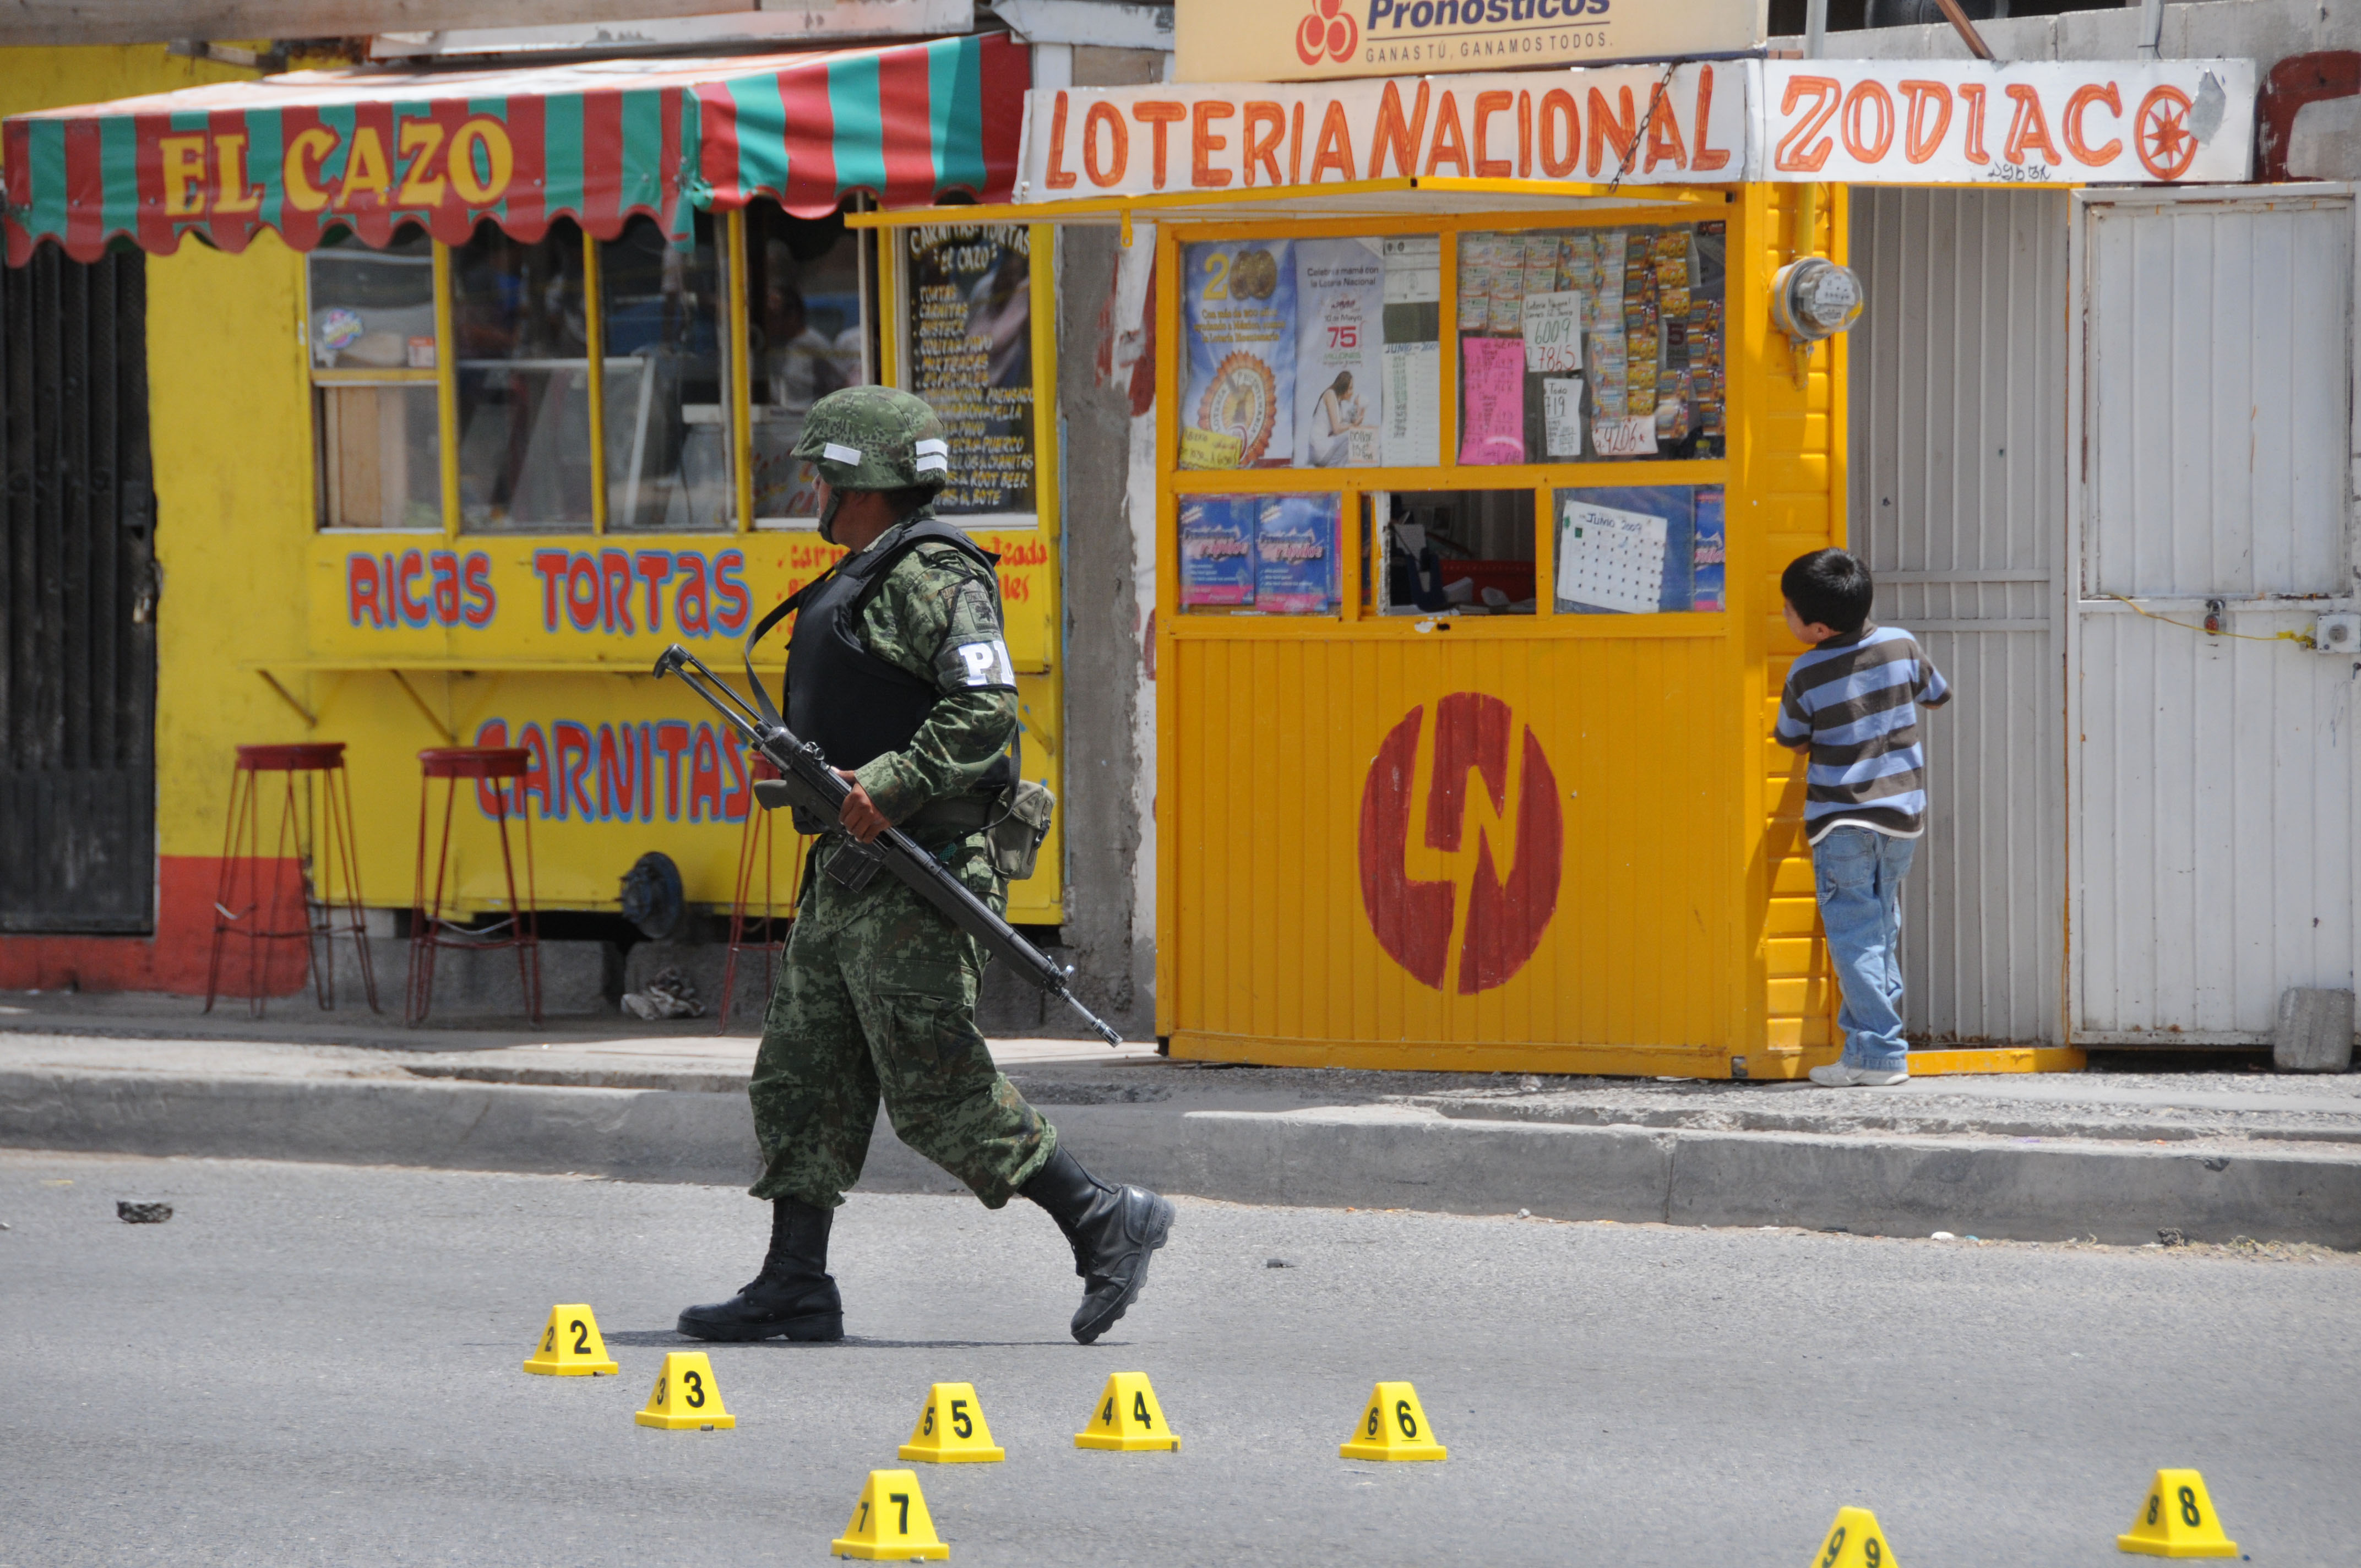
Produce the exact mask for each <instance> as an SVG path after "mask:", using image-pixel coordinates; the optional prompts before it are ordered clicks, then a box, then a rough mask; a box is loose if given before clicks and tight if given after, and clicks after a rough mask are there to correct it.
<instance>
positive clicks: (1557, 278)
mask: <svg viewBox="0 0 2361 1568" xmlns="http://www.w3.org/2000/svg"><path fill="white" fill-rule="evenodd" d="M1728 226H1729V225H1727V224H1725V223H1721V222H1713V223H1702V224H1680V225H1668V226H1663V227H1645V228H1642V227H1625V228H1582V229H1553V230H1544V231H1532V230H1528V231H1524V232H1521V233H1517V234H1463V235H1461V236H1459V239H1458V246H1459V300H1458V308H1457V311H1456V313H1455V320H1456V322H1457V323H1458V327H1459V363H1460V378H1461V388H1460V400H1459V408H1460V422H1461V431H1460V461H1461V462H1462V463H1522V462H1530V461H1532V458H1533V457H1534V456H1535V455H1547V456H1549V457H1552V458H1567V457H1572V458H1587V459H1592V460H1627V461H1628V460H1630V459H1633V458H1682V457H1719V456H1721V455H1724V442H1723V412H1722V403H1723V398H1724V395H1725V392H1724V389H1725V387H1726V384H1727V382H1726V377H1725V371H1724V362H1723V352H1722V310H1723V300H1722V295H1723V279H1724V263H1725V260H1726V255H1725V252H1726V248H1727V241H1728ZM1507 338H1515V339H1519V340H1521V345H1522V365H1521V372H1520V374H1519V375H1518V376H1517V377H1516V378H1505V377H1504V372H1503V366H1504V365H1505V363H1506V362H1507V358H1508V356H1507V355H1506V353H1505V351H1504V350H1502V349H1501V348H1499V346H1497V345H1499V342H1500V340H1502V339H1507ZM1568 371H1579V372H1581V379H1582V384H1583V399H1584V402H1583V407H1582V419H1581V423H1582V425H1583V427H1584V428H1585V431H1586V433H1587V436H1588V439H1587V441H1584V442H1581V443H1571V442H1569V441H1567V439H1566V434H1567V432H1566V431H1565V427H1564V426H1563V424H1562V423H1554V422H1553V421H1554V419H1555V420H1562V418H1563V409H1562V405H1560V404H1554V403H1553V401H1552V400H1553V399H1558V400H1562V399H1563V397H1564V388H1563V387H1562V386H1553V385H1552V384H1551V383H1550V382H1549V381H1546V380H1544V378H1559V377H1564V376H1565V374H1566V373H1567V372H1568ZM1519 433H1521V439H1520V438H1519Z"/></svg>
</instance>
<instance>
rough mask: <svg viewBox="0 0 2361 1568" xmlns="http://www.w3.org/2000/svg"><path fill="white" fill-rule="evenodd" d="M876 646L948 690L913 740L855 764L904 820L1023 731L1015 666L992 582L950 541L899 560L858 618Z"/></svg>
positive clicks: (955, 789) (883, 803)
mask: <svg viewBox="0 0 2361 1568" xmlns="http://www.w3.org/2000/svg"><path fill="white" fill-rule="evenodd" d="M861 633H862V641H864V642H866V643H867V644H868V646H869V650H870V652H873V653H875V654H876V655H877V656H878V657H879V658H881V659H884V660H887V661H889V662H890V663H895V664H898V665H899V666H901V667H902V668H903V669H905V670H907V671H909V672H910V673H911V674H914V675H917V676H918V677H920V678H921V679H924V680H928V681H932V682H933V683H934V685H935V689H936V690H937V691H939V692H940V693H941V694H942V696H941V700H939V701H938V702H937V703H936V704H935V707H934V711H933V712H931V713H929V714H928V715H927V721H926V722H925V723H924V724H921V725H920V726H918V732H917V735H915V736H913V737H911V740H910V744H909V745H908V746H907V747H906V749H904V750H902V751H888V752H886V753H885V755H884V756H882V757H879V758H877V759H875V760H874V761H873V762H868V763H865V764H864V765H862V767H861V768H859V769H857V770H856V775H857V776H858V777H859V778H860V780H861V783H862V787H863V788H864V789H866V790H868V791H869V798H870V799H872V800H873V801H875V802H876V803H877V809H878V810H880V811H882V812H884V814H885V815H886V817H889V818H890V819H892V820H893V821H895V822H899V821H901V820H903V819H904V818H905V817H908V816H909V815H910V814H911V813H912V812H914V811H916V810H917V809H918V807H920V806H924V805H925V804H926V803H927V802H928V801H930V800H939V799H940V798H942V797H943V796H945V795H959V794H961V793H963V792H965V791H967V790H969V789H972V788H973V787H974V785H975V784H976V783H977V781H978V780H980V779H982V778H983V774H984V772H985V770H987V769H989V768H990V767H991V766H992V763H993V760H994V758H996V757H998V756H999V755H1000V754H1001V753H1002V752H1003V751H1006V750H1007V749H1008V742H1009V740H1010V739H1011V738H1012V737H1013V736H1014V735H1015V734H1016V670H1015V668H1014V666H1012V665H1011V664H1010V663H1009V659H1008V644H1007V642H1006V641H1005V640H1004V638H1003V637H1002V635H1001V629H1000V606H999V599H998V596H997V595H996V594H995V593H994V588H993V585H992V584H991V583H989V582H987V581H985V580H984V579H983V576H981V574H979V573H978V572H977V571H976V569H975V568H974V566H973V565H971V564H970V563H969V562H968V561H967V559H966V558H965V557H964V556H961V554H959V553H958V552H957V551H955V550H952V549H950V547H949V546H921V547H920V548H919V549H917V550H914V551H912V552H911V553H910V554H908V555H906V556H904V557H903V558H902V559H901V560H900V561H899V562H897V563H895V566H894V569H893V570H892V571H891V572H889V573H887V574H886V576H885V584H884V587H883V588H882V589H881V590H880V591H879V593H878V595H877V597H876V598H873V599H872V600H871V601H870V604H869V608H868V610H867V612H866V613H865V614H864V615H863V616H862V622H861Z"/></svg>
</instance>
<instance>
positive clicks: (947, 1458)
mask: <svg viewBox="0 0 2361 1568" xmlns="http://www.w3.org/2000/svg"><path fill="white" fill-rule="evenodd" d="M901 1457H902V1458H904V1459H919V1460H924V1461H925V1462H926V1463H928V1464H981V1463H983V1461H985V1460H988V1459H1005V1458H1007V1457H1008V1451H1007V1450H1006V1449H1004V1448H994V1446H993V1445H992V1429H991V1428H990V1427H988V1426H986V1425H984V1423H983V1405H982V1404H981V1403H979V1402H978V1401H977V1399H976V1397H975V1385H974V1384H972V1383H938V1384H936V1385H935V1386H934V1387H931V1388H928V1390H927V1408H926V1409H923V1410H920V1411H919V1412H918V1424H917V1426H914V1427H912V1428H911V1429H910V1441H909V1442H906V1443H904V1444H903V1445H902V1448H901Z"/></svg>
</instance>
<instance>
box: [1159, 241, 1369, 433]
mask: <svg viewBox="0 0 2361 1568" xmlns="http://www.w3.org/2000/svg"><path fill="white" fill-rule="evenodd" d="M1294 251H1295V242H1294V241H1290V240H1283V239H1282V240H1237V241H1230V242H1224V243H1220V244H1204V245H1192V246H1190V247H1187V261H1186V263H1185V264H1184V268H1183V270H1184V271H1185V272H1186V274H1187V278H1186V282H1185V285H1184V287H1183V289H1182V291H1181V297H1182V306H1183V309H1184V311H1185V313H1186V316H1187V335H1188V340H1189V385H1188V391H1187V394H1186V395H1185V396H1184V397H1183V398H1182V399H1181V400H1180V466H1182V467H1184V468H1252V467H1257V466H1277V465H1285V464H1290V463H1292V462H1294V460H1295V423H1296V421H1295V408H1296V400H1295V349H1296V301H1295V256H1294ZM1382 270H1383V269H1382V263H1380V265H1379V275H1380V280H1382ZM1377 379H1378V378H1377V376H1376V374H1375V373H1374V372H1372V373H1371V374H1370V376H1369V380H1370V381H1371V382H1372V383H1374V382H1375V381H1376V380H1377ZM1371 394H1372V396H1373V397H1374V396H1375V394H1376V388H1375V386H1374V385H1372V388H1371ZM1372 428H1373V429H1374V428H1375V427H1374V426H1373V427H1372Z"/></svg>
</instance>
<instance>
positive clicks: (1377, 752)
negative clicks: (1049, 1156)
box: [855, 6, 2252, 1079]
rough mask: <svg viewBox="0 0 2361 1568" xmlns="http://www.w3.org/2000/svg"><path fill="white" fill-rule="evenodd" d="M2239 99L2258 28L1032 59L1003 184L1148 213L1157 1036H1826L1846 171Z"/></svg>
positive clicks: (1142, 221)
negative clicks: (1809, 681)
mask: <svg viewBox="0 0 2361 1568" xmlns="http://www.w3.org/2000/svg"><path fill="white" fill-rule="evenodd" d="M1331 9H1332V10H1333V7H1332V8H1331ZM1400 9H1402V10H1403V11H1404V12H1405V13H1407V12H1409V11H1410V10H1411V8H1408V7H1403V8H1400ZM1416 9H1417V10H1418V11H1430V10H1433V9H1434V8H1433V7H1426V6H1421V7H1417V8H1416ZM1306 36H1307V38H1309V37H1310V36H1311V35H1310V34H1309V33H1307V35H1306ZM1313 41H1314V42H1317V41H1318V40H1317V39H1314V40H1313ZM1319 52H1320V51H1319V50H1318V49H1312V51H1311V52H1309V53H1305V54H1304V55H1303V59H1304V60H1306V61H1307V62H1312V61H1313V60H1314V56H1315V55H1317V54H1318V53H1319ZM1347 53H1349V51H1341V52H1337V53H1336V54H1335V60H1334V61H1331V62H1329V63H1330V64H1332V65H1334V70H1335V71H1352V70H1355V69H1360V70H1371V69H1383V68H1382V67H1375V66H1372V65H1371V64H1369V63H1368V61H1367V60H1361V59H1360V58H1359V57H1358V56H1354V57H1353V58H1351V59H1347V58H1346V54H1347ZM1186 54H1187V50H1186V49H1184V50H1183V55H1184V66H1185V63H1186V60H1185V57H1186ZM1370 58H1371V59H1372V60H1373V59H1374V58H1375V57H1374V56H1372V57H1370ZM1412 58H1422V59H1426V60H1433V59H1435V58H1437V56H1435V55H1433V54H1427V55H1423V56H1414V57H1412ZM1335 61H1342V62H1343V63H1342V64H1336V63H1335ZM2242 70H2243V71H2244V75H2243V77H2242V76H2241V74H2240V73H2241V71H2242ZM2225 86H2226V87H2227V89H2228V91H2227V93H2226V106H2225V93H2224V87H2225ZM2242 93H2243V98H2242V97H2241V94H2242ZM2209 101H2210V103H2211V104H2212V108H2211V110H2210V114H2211V115H2212V117H2213V124H2212V125H2209V126H2206V127H2204V129H2205V135H2204V137H2203V138H2202V140H2201V138H2199V137H2196V136H2195V135H2194V134H2192V133H2191V131H2190V130H2189V128H2188V126H2189V122H2190V120H2191V108H2192V105H2193V104H2205V103H2208V102H2209ZM2251 109H2252V72H2251V68H2249V67H2244V65H2243V62H2221V61H2212V62H2206V61H2194V62H2191V61H2178V62H2162V63H2158V62H2142V63H2139V64H2136V65H2133V64H2124V65H2108V64H2100V65H2078V66H2071V67H2068V66H2032V67H2023V68H2018V67H1995V66H1991V65H1985V64H1981V63H1978V62H1972V61H1968V62H1961V61H1884V62H1862V61H1784V60H1782V61H1768V60H1759V59H1757V60H1721V61H1710V60H1691V61H1688V62H1686V63H1675V62H1665V63H1659V64H1651V65H1636V66H1620V67H1608V68H1600V69H1574V70H1561V71H1514V72H1487V73H1483V74H1468V75H1436V76H1421V77H1413V78H1400V79H1390V80H1378V79H1372V78H1368V77H1363V78H1359V79H1342V80H1323V81H1315V82H1248V83H1239V82H1205V83H1197V82H1187V83H1159V84H1154V85H1149V86H1139V87H1124V88H1105V89H1093V90H1082V89H1073V90H1058V91H1046V90H1045V91H1038V92H1036V93H1034V94H1033V95H1032V103H1031V105H1030V118H1029V124H1028V130H1027V150H1026V156H1025V159H1024V165H1023V168H1022V170H1021V171H1020V175H1019V179H1018V182H1017V187H1016V198H1017V199H1016V203H1013V204H1011V205H1010V206H1009V207H1007V208H1006V209H1004V210H1003V212H1001V213H995V214H981V213H979V214H974V215H975V216H977V217H978V218H979V219H983V218H985V217H987V216H988V217H990V218H991V219H992V220H993V221H1000V220H1001V219H1002V218H1003V217H1004V216H1005V218H1007V219H1008V220H1009V221H1016V219H1017V218H1019V217H1020V216H1022V217H1029V218H1032V219H1035V220H1043V219H1046V220H1052V221H1055V222H1059V223H1096V224H1113V225H1119V226H1120V227H1121V228H1122V230H1123V232H1124V234H1125V236H1126V242H1127V243H1133V244H1144V243H1147V241H1146V239H1145V238H1144V231H1143V230H1142V228H1141V226H1140V225H1147V224H1149V223H1153V224H1154V225H1155V228H1154V239H1153V244H1154V245H1155V247H1156V250H1155V262H1154V268H1155V279H1156V288H1155V293H1154V301H1155V305H1154V311H1155V314H1154V322H1153V327H1154V339H1155V343H1156V345H1157V348H1158V353H1159V359H1158V362H1157V366H1156V370H1157V377H1158V380H1157V389H1156V418H1157V440H1156V467H1155V484H1156V491H1157V493H1156V501H1157V518H1158V521H1157V535H1156V554H1155V571H1156V575H1157V580H1156V589H1157V596H1156V605H1157V631H1156V667H1155V676H1156V685H1157V688H1158V705H1157V726H1158V729H1157V737H1158V740H1157V745H1158V753H1157V769H1158V772H1157V778H1158V788H1157V844H1158V850H1159V859H1158V862H1157V894H1158V905H1157V907H1158V920H1157V927H1158V952H1157V959H1158V991H1157V1004H1158V1030H1159V1034H1160V1035H1161V1036H1164V1037H1165V1040H1166V1042H1167V1045H1168V1048H1169V1049H1170V1053H1171V1054H1172V1055H1174V1056H1176V1057H1181V1058H1201V1059H1225V1060H1243V1061H1252V1062H1262V1063H1270V1064H1285V1065H1302V1066H1350V1067H1363V1068H1422V1069H1433V1068H1448V1069H1473V1070H1490V1071H1548V1072H1562V1073H1563V1072H1608V1073H1651V1074H1679V1075H1693V1076H1702V1077H1725V1076H1726V1077H1736V1078H1758V1079H1779V1078H1794V1077H1797V1076H1800V1075H1801V1074H1802V1073H1803V1072H1805V1071H1806V1069H1808V1068H1809V1067H1811V1066H1814V1065H1817V1064H1818V1063H1821V1062H1824V1061H1828V1060H1830V1059H1833V1058H1834V1057H1835V1056H1836V1054H1837V1050H1838V1047H1839V1041H1838V1040H1837V1038H1836V1036H1835V1035H1834V1032H1833V1027H1834V1014H1835V1011H1836V1004H1837V1000H1838V999H1837V996H1836V993H1835V990H1834V987H1833V985H1832V983H1831V981H1830V977H1829V973H1828V963H1827V959H1826V954H1825V950H1824V948H1823V947H1822V945H1821V943H1820V941H1819V940H1818V938H1817V929H1818V927H1817V905H1816V904H1815V900H1814V895H1813V874H1812V864H1811V859H1810V851H1809V848H1808V846H1807V845H1806V842H1805V839H1804V838H1803V836H1802V831H1801V810H1802V795H1803V779H1802V773H1801V769H1800V765H1799V763H1798V762H1797V761H1796V759H1795V756H1794V755H1793V754H1792V753H1790V752H1788V751H1784V750H1783V749H1781V748H1779V747H1777V746H1776V745H1774V744H1773V741H1772V740H1771V728H1772V721H1773V712H1774V708H1775V705H1776V702H1777V697H1778V693H1779V688H1780V685H1781V682H1782V680H1783V678H1784V674H1785V670H1786V667H1787V665H1788V663H1790V661H1791V660H1792V658H1793V656H1794V655H1795V653H1797V652H1800V651H1801V650H1800V648H1799V647H1798V646H1797V645H1796V644H1795V643H1794V642H1793V641H1790V639H1789V638H1788V636H1787V634H1786V632H1785V630H1784V626H1783V621H1782V617H1781V598H1780V594H1779V590H1778V586H1777V584H1778V576H1779V573H1780V571H1781V569H1782V568H1783V567H1784V565H1785V564H1786V563H1787V562H1788V561H1789V560H1791V559H1792V558H1794V557H1795V555H1798V554H1802V553H1804V552H1806V551H1808V550H1812V549H1815V548H1818V547H1822V546H1826V545H1829V544H1841V543H1844V528H1843V519H1844V517H1845V515H1846V496H1845V490H1846V485H1847V476H1846V472H1845V453H1846V449H1847V448H1846V432H1845V427H1844V410H1845V407H1846V400H1847V388H1846V354H1845V348H1844V339H1843V337H1842V335H1841V329H1842V327H1844V326H1845V325H1847V324H1849V323H1850V319H1851V315H1852V313H1856V312H1857V311H1858V310H1859V308H1860V300H1859V294H1858V287H1857V284H1856V283H1855V282H1854V281H1853V280H1852V279H1851V277H1850V273H1848V272H1846V271H1845V270H1844V269H1843V263H1844V261H1845V258H1846V237H1847V232H1848V223H1847V212H1848V188H1849V187H1850V185H1853V184H1858V183H1865V182H1879V181H1882V182H1889V183H1910V184H1930V183H1945V182H1956V183H1971V182H1975V183H1988V182H1993V181H2005V182H2012V183H2035V184H2064V183H2079V182H2082V181H2088V180H2092V179H2096V178H2108V179H2131V180H2140V179H2146V180H2148V181H2182V180H2195V179H2215V180H2218V179H2236V178H2242V177H2243V176H2244V173H2245V163H2244V160H2245V158H2246V148H2247V147H2248V145H2249V142H2250V129H2251ZM2241 114H2244V115H2246V120H2245V121H2244V122H2243V123H2242V122H2241V121H2240V119H2239V116H2240V115H2241ZM2176 126H2178V127H2180V128H2179V129H2177V130H2176V128H2175V127H2176ZM2225 126H2226V128H2225ZM2176 137H2177V138H2178V139H2176ZM855 221H856V222H858V223H862V224H873V225H878V226H881V227H888V228H890V227H892V226H894V225H900V224H904V223H907V222H909V221H910V218H909V215H908V214H876V215H872V216H864V217H862V218H860V219H857V220H855ZM1963 695H1964V696H1965V700H1968V701H1973V700H1975V699H1974V696H1973V694H1972V693H1969V694H1963ZM1938 722H1939V721H1938ZM2079 1060H2080V1058H2079V1055H2078V1054H2077V1053H2073V1052H2063V1051H2047V1050H2043V1051H2036V1050H2031V1049H2007V1050H2001V1049H1994V1050H1961V1051H1945V1052H1928V1053H1919V1054H1917V1055H1916V1056H1915V1057H1914V1070H1916V1071H1921V1072H1926V1071H1946V1070H1953V1071H1956V1070H1977V1071H1990V1070H2004V1069H2016V1070H2023V1069H2036V1068H2051V1067H2066V1066H2073V1065H2079Z"/></svg>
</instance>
